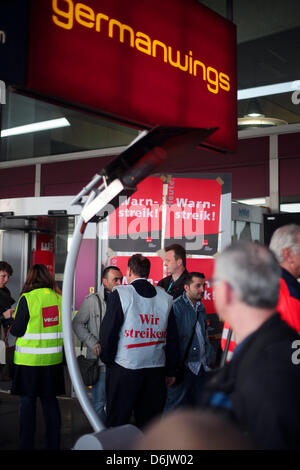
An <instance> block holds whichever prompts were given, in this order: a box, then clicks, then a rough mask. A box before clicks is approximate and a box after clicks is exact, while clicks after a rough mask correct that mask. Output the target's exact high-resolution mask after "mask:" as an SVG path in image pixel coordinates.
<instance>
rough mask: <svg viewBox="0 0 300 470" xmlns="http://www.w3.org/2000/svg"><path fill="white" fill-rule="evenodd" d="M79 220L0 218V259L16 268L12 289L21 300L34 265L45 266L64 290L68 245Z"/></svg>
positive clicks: (62, 217)
mask: <svg viewBox="0 0 300 470" xmlns="http://www.w3.org/2000/svg"><path fill="white" fill-rule="evenodd" d="M74 219H75V216H58V215H53V216H49V215H41V216H32V215H27V216H25V217H15V216H2V217H1V218H0V257H1V260H4V261H7V262H8V263H9V264H10V265H11V266H12V267H13V271H14V272H13V276H12V277H11V278H10V279H9V285H8V287H9V289H10V291H11V294H12V296H13V298H14V299H16V300H17V299H18V298H19V295H20V292H21V289H22V286H23V284H24V281H25V279H26V275H27V272H28V269H29V267H30V265H31V264H35V263H42V264H45V265H46V266H47V267H48V269H49V271H50V272H51V273H52V274H53V275H54V276H55V279H56V281H57V283H58V285H59V287H60V288H62V281H63V272H64V266H65V261H66V257H67V253H68V243H69V241H70V238H71V237H72V233H73V230H74Z"/></svg>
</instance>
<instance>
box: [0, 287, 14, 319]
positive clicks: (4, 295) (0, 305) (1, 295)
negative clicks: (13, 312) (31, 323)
mask: <svg viewBox="0 0 300 470" xmlns="http://www.w3.org/2000/svg"><path fill="white" fill-rule="evenodd" d="M14 303H15V300H14V299H13V298H12V297H11V295H10V291H9V290H8V288H7V287H2V288H0V324H2V325H3V326H4V327H5V328H8V327H9V326H10V325H11V324H12V323H13V319H12V318H9V319H5V318H4V316H3V312H5V311H6V310H8V309H9V308H11V306H12V304H14Z"/></svg>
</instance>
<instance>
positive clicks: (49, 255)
mask: <svg viewBox="0 0 300 470" xmlns="http://www.w3.org/2000/svg"><path fill="white" fill-rule="evenodd" d="M54 252H55V235H54V234H51V233H50V234H49V233H38V234H37V235H36V250H33V251H32V253H31V265H33V264H44V265H45V266H46V267H47V269H48V270H49V271H50V273H51V274H52V275H53V276H54V275H55V259H54Z"/></svg>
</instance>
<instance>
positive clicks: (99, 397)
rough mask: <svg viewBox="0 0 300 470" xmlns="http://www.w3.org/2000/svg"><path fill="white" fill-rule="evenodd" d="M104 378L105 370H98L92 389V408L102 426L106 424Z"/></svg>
mask: <svg viewBox="0 0 300 470" xmlns="http://www.w3.org/2000/svg"><path fill="white" fill-rule="evenodd" d="M105 377H106V372H105V369H100V371H99V379H98V382H97V383H96V384H95V385H93V387H92V401H93V407H94V409H95V411H96V413H97V415H98V416H99V418H100V419H101V421H102V423H103V424H104V425H105V423H106V412H105V409H104V407H105V405H106V392H105Z"/></svg>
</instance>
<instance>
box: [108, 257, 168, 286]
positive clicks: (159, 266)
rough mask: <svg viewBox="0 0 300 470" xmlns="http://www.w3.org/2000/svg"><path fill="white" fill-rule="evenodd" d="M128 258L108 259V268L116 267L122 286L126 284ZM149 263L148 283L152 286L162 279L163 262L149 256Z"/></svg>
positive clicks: (158, 258)
mask: <svg viewBox="0 0 300 470" xmlns="http://www.w3.org/2000/svg"><path fill="white" fill-rule="evenodd" d="M129 258H130V256H115V257H113V258H111V259H110V263H109V264H110V266H117V267H118V268H119V269H120V270H121V272H122V274H123V276H124V277H123V284H127V280H126V270H127V265H128V260H129ZM148 259H149V260H150V263H151V268H150V274H149V278H148V281H149V282H151V284H153V285H154V286H157V283H158V282H159V281H160V280H161V279H162V278H163V260H162V259H161V258H160V257H159V256H149V258H148Z"/></svg>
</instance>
